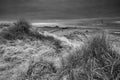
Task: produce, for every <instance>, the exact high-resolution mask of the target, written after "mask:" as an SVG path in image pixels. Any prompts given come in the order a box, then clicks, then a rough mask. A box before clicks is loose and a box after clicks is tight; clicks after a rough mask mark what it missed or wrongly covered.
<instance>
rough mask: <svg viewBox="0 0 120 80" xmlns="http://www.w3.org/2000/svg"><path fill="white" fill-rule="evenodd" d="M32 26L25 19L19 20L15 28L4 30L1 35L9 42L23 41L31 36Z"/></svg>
mask: <svg viewBox="0 0 120 80" xmlns="http://www.w3.org/2000/svg"><path fill="white" fill-rule="evenodd" d="M30 28H31V25H30V24H29V22H27V21H26V20H24V19H20V20H18V21H17V22H16V23H14V25H13V26H10V27H8V28H7V29H4V30H3V31H2V32H1V33H0V35H1V36H2V37H3V38H5V39H7V40H15V39H23V38H24V37H25V35H27V34H29V32H30Z"/></svg>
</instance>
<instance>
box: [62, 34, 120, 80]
mask: <svg viewBox="0 0 120 80" xmlns="http://www.w3.org/2000/svg"><path fill="white" fill-rule="evenodd" d="M67 61H68V62H67V63H66V64H65V66H66V67H65V69H63V73H66V74H63V75H62V76H64V75H69V76H68V77H69V79H68V80H119V75H120V54H119V53H118V52H117V51H115V49H113V48H112V45H111V44H110V43H109V40H108V39H107V37H106V34H101V35H97V36H95V37H93V38H92V39H91V40H90V41H88V44H87V45H86V46H85V47H83V48H82V49H81V50H78V51H76V52H75V53H73V54H72V55H69V56H68V58H67ZM66 71H67V72H66Z"/></svg>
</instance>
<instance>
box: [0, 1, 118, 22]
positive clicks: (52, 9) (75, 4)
mask: <svg viewBox="0 0 120 80" xmlns="http://www.w3.org/2000/svg"><path fill="white" fill-rule="evenodd" d="M19 17H23V18H27V19H34V20H35V19H79V18H95V17H120V0H0V20H1V19H16V18H19Z"/></svg>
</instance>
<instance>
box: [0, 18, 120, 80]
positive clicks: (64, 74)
mask: <svg viewBox="0 0 120 80" xmlns="http://www.w3.org/2000/svg"><path fill="white" fill-rule="evenodd" d="M31 27H32V26H31V25H30V24H29V23H28V22H27V21H25V20H24V19H21V20H19V21H17V22H16V23H15V24H14V26H11V27H8V28H6V29H5V30H3V31H2V32H0V33H1V34H0V41H1V43H2V42H4V41H5V40H8V41H10V42H9V44H7V43H6V44H3V45H2V44H1V45H0V61H1V62H0V74H1V76H0V79H1V80H119V79H120V77H119V76H120V54H119V53H118V52H117V51H116V50H115V48H114V47H113V45H112V44H111V43H110V41H109V39H108V35H107V34H106V33H103V34H99V35H95V36H93V37H90V39H88V37H87V36H86V35H85V34H82V33H80V32H74V33H72V34H71V35H68V36H66V37H67V38H68V39H66V38H65V37H58V36H56V35H54V34H50V33H47V32H46V33H41V32H37V31H34V30H32V29H31ZM78 35H82V36H83V37H84V39H86V41H83V40H78V41H79V42H82V41H83V42H84V45H83V46H82V47H81V46H79V47H78V46H77V47H73V46H71V45H72V43H70V42H69V39H70V40H72V39H73V40H74V39H75V38H78V39H81V38H80V36H78ZM25 39H26V40H25ZM27 39H28V41H27ZM33 39H34V40H33ZM17 40H18V41H17ZM45 43H46V44H47V45H46V44H45ZM66 45H67V46H69V48H68V49H67V48H65V47H66ZM6 47H7V48H6ZM47 53H48V54H49V53H57V54H58V53H61V56H57V58H56V57H53V56H52V57H51V56H46V55H47ZM42 54H46V55H42ZM57 54H55V55H57ZM64 55H67V56H64ZM50 57H51V58H50ZM50 59H52V60H50ZM55 60H58V61H56V63H57V64H60V67H57V66H56V63H55ZM22 69H23V70H22ZM11 73H12V74H11ZM7 74H9V75H7ZM5 76H7V78H5Z"/></svg>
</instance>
